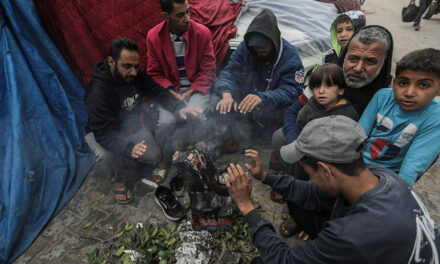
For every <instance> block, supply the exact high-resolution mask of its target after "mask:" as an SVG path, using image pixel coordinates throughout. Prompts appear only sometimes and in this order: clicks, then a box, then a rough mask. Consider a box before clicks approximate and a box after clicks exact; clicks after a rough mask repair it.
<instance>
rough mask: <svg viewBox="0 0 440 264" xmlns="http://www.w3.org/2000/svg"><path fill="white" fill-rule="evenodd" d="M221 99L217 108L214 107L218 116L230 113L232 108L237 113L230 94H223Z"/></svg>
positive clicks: (235, 104)
mask: <svg viewBox="0 0 440 264" xmlns="http://www.w3.org/2000/svg"><path fill="white" fill-rule="evenodd" d="M222 97H223V98H222V99H221V100H220V102H218V104H217V106H216V107H215V110H217V111H219V112H220V114H223V115H225V114H227V113H229V112H231V109H232V108H233V109H234V110H235V111H237V105H238V104H237V102H235V101H234V99H233V98H232V95H231V94H230V93H223V94H222Z"/></svg>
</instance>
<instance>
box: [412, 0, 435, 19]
mask: <svg viewBox="0 0 440 264" xmlns="http://www.w3.org/2000/svg"><path fill="white" fill-rule="evenodd" d="M431 2H432V0H420V6H419V12H418V13H417V16H416V19H414V24H415V25H418V24H420V20H421V19H422V16H423V13H425V11H426V9H427V8H428V7H429V5H430V4H431Z"/></svg>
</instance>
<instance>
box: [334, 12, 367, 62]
mask: <svg viewBox="0 0 440 264" xmlns="http://www.w3.org/2000/svg"><path fill="white" fill-rule="evenodd" d="M342 14H345V15H347V16H349V17H350V19H351V23H353V26H354V33H355V34H356V32H358V31H359V30H360V29H361V28H363V27H365V24H366V19H365V14H364V12H362V11H359V10H352V11H347V12H345V13H342ZM342 14H339V15H338V16H337V17H336V18H335V20H333V23H332V25H331V27H330V38H331V41H332V46H333V49H334V50H335V51H336V54H337V55H338V56H339V54H340V53H341V46H339V44H338V40H337V38H336V19H337V18H338V17H339V16H341V15H342Z"/></svg>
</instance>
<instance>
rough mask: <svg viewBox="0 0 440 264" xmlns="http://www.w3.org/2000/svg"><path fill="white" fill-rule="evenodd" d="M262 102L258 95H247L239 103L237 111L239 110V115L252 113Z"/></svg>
mask: <svg viewBox="0 0 440 264" xmlns="http://www.w3.org/2000/svg"><path fill="white" fill-rule="evenodd" d="M262 102H263V100H261V98H260V97H259V96H258V95H255V94H248V95H246V97H245V98H244V99H243V101H241V103H240V105H239V106H238V109H239V110H240V113H242V114H247V113H249V112H252V110H254V108H255V107H257V106H258V105H259V104H261V103H262Z"/></svg>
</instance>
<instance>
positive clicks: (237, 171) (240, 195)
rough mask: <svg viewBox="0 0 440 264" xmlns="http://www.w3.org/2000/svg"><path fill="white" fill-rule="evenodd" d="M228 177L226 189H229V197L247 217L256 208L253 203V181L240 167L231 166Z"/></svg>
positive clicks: (226, 178)
mask: <svg viewBox="0 0 440 264" xmlns="http://www.w3.org/2000/svg"><path fill="white" fill-rule="evenodd" d="M227 171H228V174H229V177H230V180H228V177H225V183H226V187H228V192H229V195H230V196H231V198H232V200H233V201H234V203H235V205H237V207H238V209H239V210H240V212H241V213H242V214H243V215H246V214H247V213H249V212H250V211H252V210H254V209H255V207H254V205H253V204H252V201H251V192H252V181H251V177H250V176H249V174H248V173H247V172H246V173H245V172H244V171H243V169H242V168H241V166H240V165H234V164H232V163H231V164H230V165H229V167H228V169H227Z"/></svg>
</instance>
